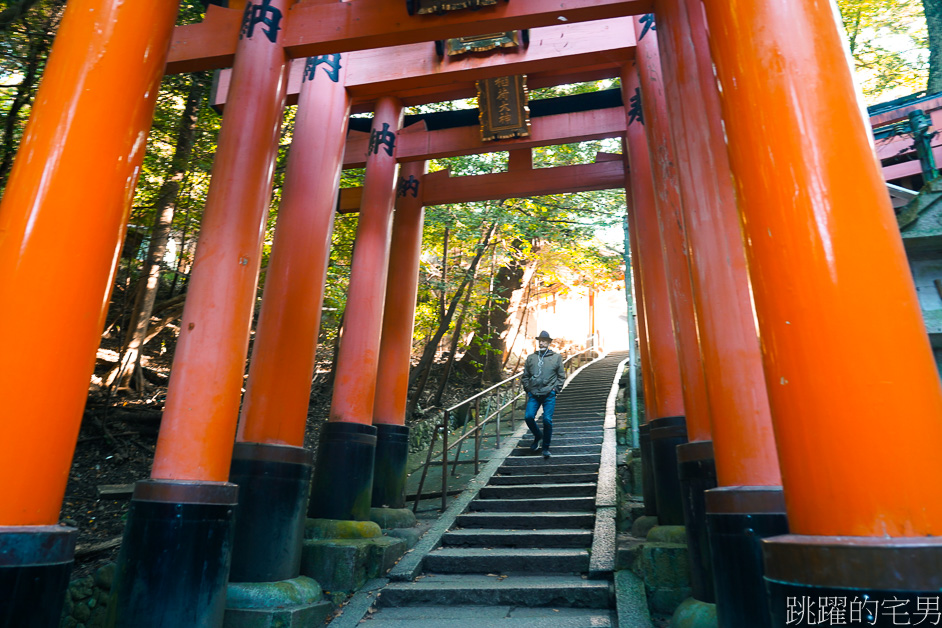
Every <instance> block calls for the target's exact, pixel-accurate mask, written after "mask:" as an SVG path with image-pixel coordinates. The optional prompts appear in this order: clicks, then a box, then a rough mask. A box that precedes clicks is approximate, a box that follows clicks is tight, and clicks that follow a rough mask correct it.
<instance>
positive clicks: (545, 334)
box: [536, 329, 553, 340]
mask: <svg viewBox="0 0 942 628" xmlns="http://www.w3.org/2000/svg"><path fill="white" fill-rule="evenodd" d="M536 339H537V340H552V339H553V337H552V336H550V335H549V332H548V331H546V330H545V329H544V330H543V331H541V332H540V335H539V336H537V337H536Z"/></svg>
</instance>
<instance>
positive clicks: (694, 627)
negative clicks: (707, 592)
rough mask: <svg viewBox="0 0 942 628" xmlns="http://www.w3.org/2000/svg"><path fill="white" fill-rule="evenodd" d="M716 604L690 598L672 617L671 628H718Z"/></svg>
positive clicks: (682, 603)
mask: <svg viewBox="0 0 942 628" xmlns="http://www.w3.org/2000/svg"><path fill="white" fill-rule="evenodd" d="M716 627H717V623H716V604H710V603H709V602H701V601H700V600H698V599H696V598H692V597H688V598H687V599H686V600H684V601H683V602H681V603H680V606H678V607H677V610H676V611H674V614H673V615H671V623H670V628H716Z"/></svg>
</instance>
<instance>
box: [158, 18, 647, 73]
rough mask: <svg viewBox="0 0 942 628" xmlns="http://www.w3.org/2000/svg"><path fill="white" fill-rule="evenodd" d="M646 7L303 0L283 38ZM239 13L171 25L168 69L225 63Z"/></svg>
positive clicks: (409, 34) (414, 35)
mask: <svg viewBox="0 0 942 628" xmlns="http://www.w3.org/2000/svg"><path fill="white" fill-rule="evenodd" d="M651 7H652V0H525V1H520V0H518V1H517V2H509V3H503V2H501V3H498V4H497V5H495V6H493V7H487V8H484V9H481V10H479V11H455V12H451V13H447V14H445V15H421V16H409V15H408V13H407V12H406V7H405V2H402V1H401V0H350V1H348V2H331V1H327V0H302V2H299V3H297V4H296V5H294V7H292V9H291V11H290V13H289V15H288V19H287V20H286V24H287V26H286V30H285V35H284V39H283V41H284V46H285V52H286V53H287V55H288V56H289V57H291V58H303V57H308V56H311V55H319V54H334V53H338V52H341V53H342V52H349V51H351V50H365V49H370V48H386V47H390V46H401V45H405V44H414V43H419V42H430V41H434V40H436V39H447V38H450V37H463V36H468V35H485V34H487V33H495V32H499V31H507V30H517V29H524V28H538V27H541V26H551V25H554V24H561V23H575V22H587V21H593V20H603V19H608V18H614V17H622V16H630V15H639V14H642V13H648V12H650V11H651ZM240 20H241V13H240V12H239V11H237V10H235V9H223V8H220V7H217V6H214V5H211V6H210V7H209V8H208V10H207V13H206V19H204V20H203V21H202V22H200V23H199V24H191V25H187V26H178V27H177V28H176V29H175V30H174V35H173V42H172V45H171V48H170V54H169V57H168V61H167V70H166V71H167V73H169V74H173V73H177V72H194V71H197V70H209V69H217V68H224V67H229V66H231V65H232V60H233V57H234V55H235V46H236V42H237V41H238V36H239V25H240Z"/></svg>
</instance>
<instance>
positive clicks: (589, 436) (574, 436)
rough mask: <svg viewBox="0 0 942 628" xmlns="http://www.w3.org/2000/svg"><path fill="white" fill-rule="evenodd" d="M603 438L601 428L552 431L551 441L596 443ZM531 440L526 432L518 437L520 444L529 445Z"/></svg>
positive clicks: (574, 443) (578, 443) (568, 443)
mask: <svg viewBox="0 0 942 628" xmlns="http://www.w3.org/2000/svg"><path fill="white" fill-rule="evenodd" d="M603 438H605V435H604V434H603V433H602V430H596V431H594V432H574V433H569V434H567V433H566V432H562V433H560V432H558V431H556V432H553V443H556V442H558V441H562V443H560V444H564V445H596V444H599V443H601V442H602V439H603ZM532 442H533V437H532V436H530V435H529V434H528V435H526V436H524V437H523V438H521V439H520V446H521V447H529V446H530V443H532Z"/></svg>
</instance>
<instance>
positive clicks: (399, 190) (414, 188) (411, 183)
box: [396, 174, 419, 198]
mask: <svg viewBox="0 0 942 628" xmlns="http://www.w3.org/2000/svg"><path fill="white" fill-rule="evenodd" d="M409 192H412V198H418V197H419V180H418V179H416V178H415V177H414V176H412V175H411V174H410V175H409V179H408V180H406V179H403V178H402V177H399V185H398V186H397V187H396V196H406V195H407V194H408V193H409Z"/></svg>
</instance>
